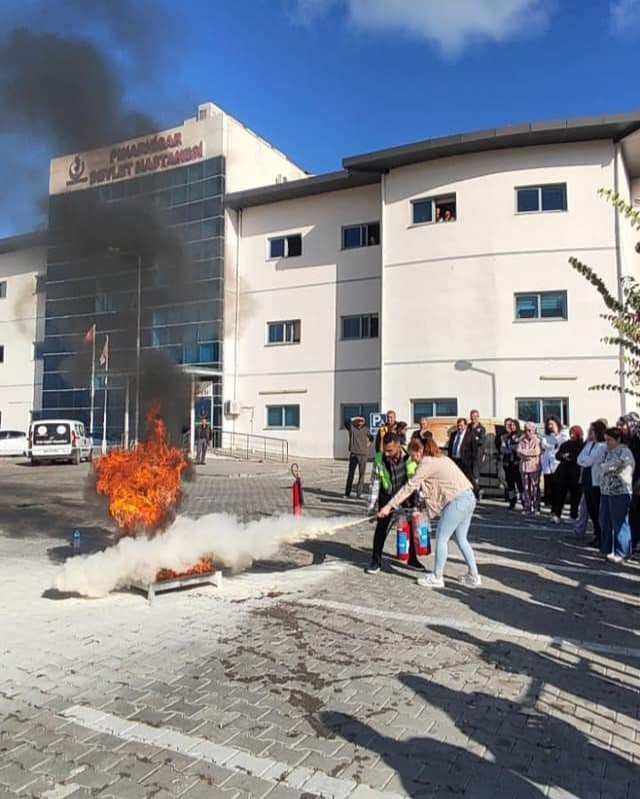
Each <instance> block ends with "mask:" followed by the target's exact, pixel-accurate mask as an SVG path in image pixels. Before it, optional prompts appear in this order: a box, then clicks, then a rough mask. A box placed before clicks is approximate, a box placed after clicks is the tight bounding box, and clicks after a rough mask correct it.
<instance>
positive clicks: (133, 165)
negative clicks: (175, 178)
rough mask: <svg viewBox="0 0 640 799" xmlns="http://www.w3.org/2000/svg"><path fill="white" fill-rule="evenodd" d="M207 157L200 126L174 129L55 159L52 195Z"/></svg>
mask: <svg viewBox="0 0 640 799" xmlns="http://www.w3.org/2000/svg"><path fill="white" fill-rule="evenodd" d="M194 128H195V129H194ZM205 157H206V141H205V140H204V139H203V137H202V132H201V131H199V130H198V129H197V126H181V127H179V128H172V129H170V130H166V131H162V132H161V133H154V134H153V135H149V136H141V137H139V138H136V139H130V140H129V141H125V142H122V143H120V144H117V145H114V146H112V147H103V148H100V149H97V150H90V151H89V152H85V153H75V154H73V155H68V156H63V157H61V158H55V159H53V161H52V162H51V172H50V179H49V193H50V194H62V193H63V192H70V191H78V190H80V189H87V188H93V187H95V186H101V185H103V184H105V183H114V182H117V181H121V180H127V179H130V178H134V177H138V176H141V175H147V174H150V173H153V172H162V171H164V170H165V169H171V168H172V167H177V166H183V165H185V164H191V163H194V162H196V161H201V160H203V159H204V158H205Z"/></svg>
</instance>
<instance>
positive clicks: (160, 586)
mask: <svg viewBox="0 0 640 799" xmlns="http://www.w3.org/2000/svg"><path fill="white" fill-rule="evenodd" d="M207 584H208V585H215V586H216V588H222V572H221V571H219V570H216V571H212V572H204V573H203V574H185V575H184V577H174V578H173V579H172V580H156V581H155V582H153V583H144V582H142V581H141V580H134V581H133V582H132V583H130V587H131V588H134V589H135V590H137V591H142V592H143V593H145V594H146V595H147V601H148V602H153V599H154V597H155V595H156V594H161V593H164V592H165V591H176V590H177V589H179V588H193V587H194V586H196V585H207Z"/></svg>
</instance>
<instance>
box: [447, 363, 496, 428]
mask: <svg viewBox="0 0 640 799" xmlns="http://www.w3.org/2000/svg"><path fill="white" fill-rule="evenodd" d="M453 368H454V369H455V370H456V371H457V372H478V374H481V375H488V376H489V377H490V378H491V417H492V418H493V419H495V418H496V413H497V412H498V410H497V406H498V397H497V389H496V375H495V372H490V371H489V370H488V369H478V367H477V366H474V365H473V363H472V362H471V361H456V362H455V363H454V365H453Z"/></svg>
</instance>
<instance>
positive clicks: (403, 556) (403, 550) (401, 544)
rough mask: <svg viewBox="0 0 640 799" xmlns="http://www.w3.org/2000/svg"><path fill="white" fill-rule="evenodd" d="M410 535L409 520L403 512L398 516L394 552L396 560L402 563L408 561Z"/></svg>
mask: <svg viewBox="0 0 640 799" xmlns="http://www.w3.org/2000/svg"><path fill="white" fill-rule="evenodd" d="M410 536H411V529H410V528H409V522H408V521H407V517H406V516H405V515H404V514H401V515H400V516H399V517H398V526H397V527H396V554H397V557H398V560H399V561H401V562H402V563H408V561H409V542H410Z"/></svg>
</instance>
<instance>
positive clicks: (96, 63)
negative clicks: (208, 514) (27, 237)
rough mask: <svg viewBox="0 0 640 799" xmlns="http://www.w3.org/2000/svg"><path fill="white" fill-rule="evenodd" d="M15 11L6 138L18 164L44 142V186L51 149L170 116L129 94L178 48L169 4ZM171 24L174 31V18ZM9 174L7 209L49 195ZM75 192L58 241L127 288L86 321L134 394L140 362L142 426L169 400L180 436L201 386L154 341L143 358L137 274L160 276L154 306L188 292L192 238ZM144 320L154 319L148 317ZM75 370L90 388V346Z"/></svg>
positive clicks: (2, 58) (1, 111)
mask: <svg viewBox="0 0 640 799" xmlns="http://www.w3.org/2000/svg"><path fill="white" fill-rule="evenodd" d="M10 5H11V3H8V6H10ZM25 9H26V10H25ZM4 11H5V9H4V8H3V14H4ZM6 11H7V13H6V14H4V15H3V21H2V22H1V23H0V137H2V136H3V135H4V137H5V140H9V139H11V140H12V141H16V140H18V141H21V142H22V148H20V149H19V150H18V151H17V152H15V153H14V157H13V158H11V159H5V160H6V161H7V163H8V164H9V165H10V167H11V168H12V169H14V170H15V164H16V163H21V160H22V149H24V150H25V151H26V150H28V149H29V146H28V145H30V146H32V147H33V148H35V150H36V151H37V152H39V153H44V154H45V158H43V170H42V175H41V183H40V185H41V186H42V188H43V189H44V186H45V185H46V177H47V168H48V158H50V157H51V156H54V155H62V154H72V153H76V152H79V151H84V150H91V149H95V148H98V147H103V146H105V145H109V144H113V143H116V142H119V141H122V140H125V139H129V138H132V137H135V136H138V135H142V134H146V133H149V132H151V131H153V130H157V129H158V127H160V125H159V123H157V122H155V121H154V120H153V119H152V118H151V117H150V116H149V115H148V114H146V113H145V112H144V111H141V110H139V109H135V108H131V107H130V106H129V104H128V97H129V96H130V95H131V94H132V89H135V90H137V89H139V88H140V82H141V80H142V79H141V77H140V76H143V75H149V74H158V73H159V72H160V70H159V68H157V65H158V63H159V62H160V60H161V59H160V56H159V55H158V54H159V53H161V52H162V53H163V55H164V56H165V58H166V56H167V54H168V53H169V52H170V50H171V44H170V37H168V36H166V35H165V34H168V32H169V30H171V29H172V28H173V22H170V21H169V17H168V15H167V9H166V8H164V7H163V8H162V9H159V8H158V4H157V3H155V2H152V0H45V1H44V2H40V3H36V4H34V3H22V4H20V5H17V4H16V7H15V9H14V13H13V14H11V13H9V8H7V9H6ZM27 14H29V16H26V15H27ZM160 19H162V20H163V22H158V20H160ZM172 33H173V41H175V35H176V31H175V29H174V30H173V31H172ZM177 35H178V38H180V36H179V33H178V34H177ZM154 67H156V68H155V69H154ZM0 170H1V167H0ZM5 176H6V173H5ZM2 179H3V175H2V172H1V171H0V180H2ZM3 182H4V185H5V188H6V186H7V185H10V186H11V187H12V191H11V192H8V191H5V192H4V197H3V198H0V212H3V211H5V209H7V211H9V209H10V208H11V207H12V206H15V205H16V204H18V205H20V204H21V202H25V201H26V200H27V197H26V196H25V194H24V193H25V192H26V191H28V192H30V193H31V195H30V196H29V197H28V200H29V201H30V203H31V206H32V207H36V206H37V205H38V203H39V202H40V198H41V197H42V194H44V191H42V192H41V191H38V190H34V186H33V184H30V183H28V182H26V183H25V182H24V181H22V182H20V181H12V182H11V183H9V184H8V183H7V181H6V177H5V180H4V181H3ZM20 190H22V192H23V194H22V196H21V195H20V194H19V191H20ZM67 198H68V200H69V201H68V202H63V203H61V204H60V207H59V208H58V209H57V213H56V220H55V223H54V227H55V229H54V230H51V231H50V247H51V246H55V247H62V248H65V249H66V250H67V251H68V252H69V253H71V254H72V255H73V257H75V258H81V259H82V263H83V265H84V273H83V274H84V276H86V277H88V278H94V279H95V281H94V286H95V288H94V289H93V291H94V292H98V291H99V289H98V286H99V284H100V282H101V281H102V282H105V283H109V280H110V278H112V277H113V276H114V275H115V274H116V273H117V274H122V275H123V277H122V281H123V284H122V285H121V286H120V290H119V293H118V290H115V291H114V296H116V295H117V296H118V297H119V299H118V301H117V307H116V308H115V309H114V313H108V314H104V315H102V316H99V315H98V314H97V313H96V314H95V315H93V312H92V311H90V310H83V311H81V313H86V314H88V315H87V317H86V318H87V327H89V326H90V325H91V324H92V323H93V322H94V321H95V322H96V325H97V332H98V336H99V341H100V345H102V341H103V340H104V336H105V335H106V334H107V333H109V336H110V340H111V347H112V348H111V358H110V372H111V373H112V374H114V375H115V374H119V375H120V376H121V377H124V376H127V375H128V376H129V378H130V379H129V383H130V388H131V394H132V396H133V394H134V393H135V391H136V385H135V380H136V376H137V374H138V372H140V374H141V375H142V380H141V382H140V394H141V417H142V419H141V425H144V422H143V419H144V411H145V408H146V406H147V405H148V402H149V401H150V400H159V401H160V402H161V405H162V412H163V414H164V415H165V417H166V419H167V422H168V425H169V429H170V432H171V433H172V438H173V439H174V440H176V438H177V437H178V436H179V434H180V428H181V426H182V423H183V422H184V420H185V416H186V414H187V413H188V404H189V397H190V385H189V382H188V380H187V379H186V377H185V375H184V374H183V372H182V371H181V370H179V369H178V368H177V367H176V366H175V365H174V364H173V363H172V362H171V361H170V360H169V359H168V358H167V357H165V356H164V355H163V354H162V353H161V352H159V351H153V350H152V349H149V348H148V346H149V345H147V348H145V349H143V350H142V351H141V356H140V363H139V364H138V360H137V355H136V348H135V341H136V336H137V332H138V327H139V325H138V308H139V306H140V303H139V294H138V293H137V291H136V280H137V273H138V272H139V271H141V272H143V273H144V275H143V280H142V282H143V291H147V290H149V288H150V287H152V290H153V292H154V294H153V304H154V305H161V304H163V302H166V303H167V304H172V305H176V304H178V305H179V304H180V303H181V302H184V301H186V300H187V299H188V296H187V293H185V292H187V291H188V289H189V288H191V290H192V289H193V287H189V283H190V272H189V263H188V260H187V258H186V257H185V255H184V250H183V248H182V246H181V243H180V241H179V239H178V238H177V236H176V235H175V233H174V231H173V230H172V229H171V228H170V226H169V222H170V220H169V219H168V217H167V216H166V215H165V214H162V213H161V212H160V211H159V210H157V209H156V208H155V207H153V206H152V205H151V204H149V203H144V202H142V201H138V202H131V201H125V200H123V201H120V202H115V203H113V202H112V203H101V202H98V200H97V198H96V197H95V195H93V194H89V192H87V191H86V190H83V191H76V192H73V193H71V194H70V195H65V197H64V199H65V200H66V199H67ZM56 199H60V198H59V197H58V198H56ZM3 204H4V206H5V207H4V208H3V207H2V206H3ZM7 215H10V213H9V214H5V218H6V216H7ZM138 259H140V260H138ZM150 273H156V274H157V273H162V274H163V275H164V278H163V280H162V281H161V285H160V286H158V287H156V286H155V284H154V283H153V280H152V279H151V277H150ZM117 281H118V279H116V282H117ZM112 284H113V281H112ZM122 297H124V298H125V300H124V303H123V300H122ZM95 310H96V311H97V306H96V308H95ZM76 313H77V312H76ZM145 323H146V324H147V325H148V319H143V320H142V324H145ZM79 349H82V347H79ZM138 367H139V368H138ZM71 369H72V373H73V386H74V387H76V388H84V387H86V386H87V376H88V374H89V373H90V353H88V352H87V348H86V347H85V348H84V349H82V352H80V353H78V355H77V356H75V357H74V359H73V362H72V365H71ZM187 418H188V417H187ZM142 429H143V428H142ZM132 432H133V425H132Z"/></svg>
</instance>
